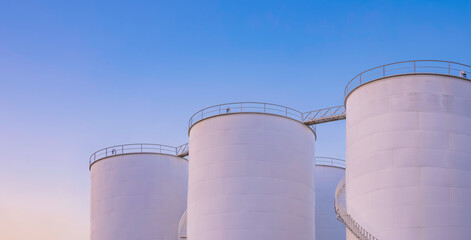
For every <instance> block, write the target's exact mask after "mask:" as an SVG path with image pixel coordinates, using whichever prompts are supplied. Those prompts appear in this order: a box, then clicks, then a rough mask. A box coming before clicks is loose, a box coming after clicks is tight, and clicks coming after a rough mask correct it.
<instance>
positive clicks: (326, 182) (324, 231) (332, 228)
mask: <svg viewBox="0 0 471 240" xmlns="http://www.w3.org/2000/svg"><path fill="white" fill-rule="evenodd" d="M344 177H345V160H342V159H338V158H331V157H316V240H345V225H343V223H341V222H340V221H339V220H337V216H336V214H335V210H334V200H335V189H336V187H337V184H338V183H339V182H340V180H342V178H344Z"/></svg>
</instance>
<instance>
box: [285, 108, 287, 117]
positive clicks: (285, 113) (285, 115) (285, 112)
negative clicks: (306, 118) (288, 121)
mask: <svg viewBox="0 0 471 240" xmlns="http://www.w3.org/2000/svg"><path fill="white" fill-rule="evenodd" d="M285 116H286V117H288V108H287V107H285Z"/></svg>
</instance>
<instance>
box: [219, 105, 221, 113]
mask: <svg viewBox="0 0 471 240" xmlns="http://www.w3.org/2000/svg"><path fill="white" fill-rule="evenodd" d="M219 115H221V105H219Z"/></svg>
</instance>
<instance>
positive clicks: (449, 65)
mask: <svg viewBox="0 0 471 240" xmlns="http://www.w3.org/2000/svg"><path fill="white" fill-rule="evenodd" d="M450 74H451V64H450V63H448V75H450Z"/></svg>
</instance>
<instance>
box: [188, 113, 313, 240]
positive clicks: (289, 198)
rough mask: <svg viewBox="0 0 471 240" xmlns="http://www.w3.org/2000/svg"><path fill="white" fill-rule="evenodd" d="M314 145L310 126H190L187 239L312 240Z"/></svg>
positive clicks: (270, 121) (227, 120)
mask: <svg viewBox="0 0 471 240" xmlns="http://www.w3.org/2000/svg"><path fill="white" fill-rule="evenodd" d="M314 141H315V135H314V133H313V132H312V130H311V129H310V128H309V127H308V126H306V125H304V124H302V123H300V122H298V121H296V120H293V119H289V118H286V117H281V116H275V115H268V114H264V113H238V114H226V115H219V116H215V117H212V118H207V119H204V120H202V121H199V122H198V123H196V124H195V125H193V126H192V128H191V129H190V149H191V155H190V175H189V186H188V187H189V192H188V213H187V214H188V215H187V219H188V236H189V239H191V240H221V239H224V240H260V239H270V240H286V239H296V240H313V239H315V230H314V224H315V220H314V214H315V213H314V206H315V205H314V201H315V196H314V188H315V185H314V181H315V180H314V165H313V164H312V163H313V161H314Z"/></svg>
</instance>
